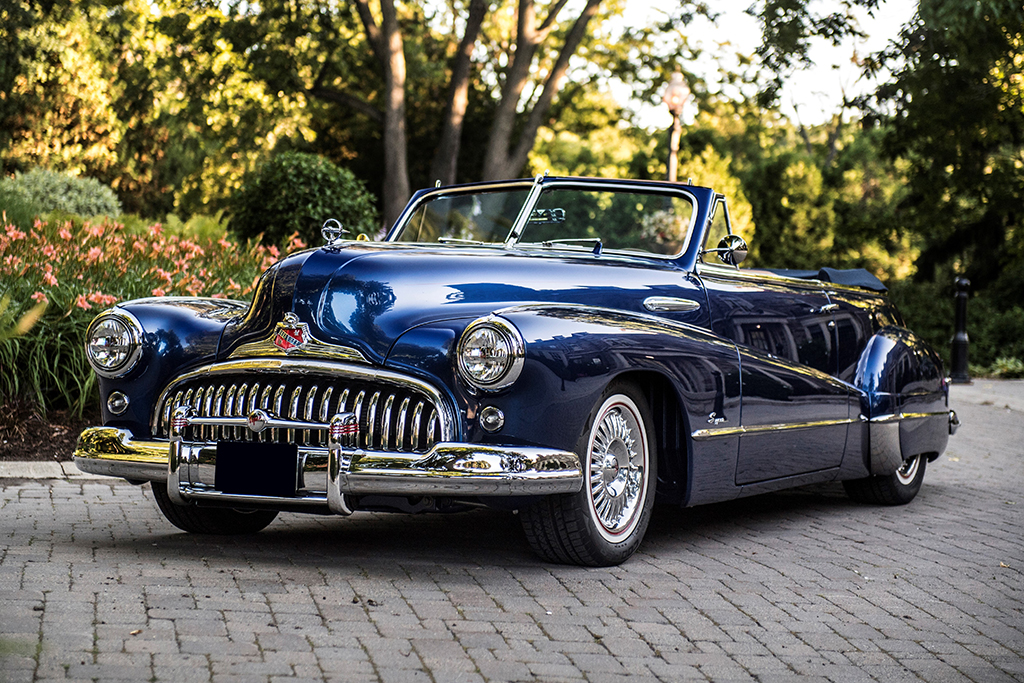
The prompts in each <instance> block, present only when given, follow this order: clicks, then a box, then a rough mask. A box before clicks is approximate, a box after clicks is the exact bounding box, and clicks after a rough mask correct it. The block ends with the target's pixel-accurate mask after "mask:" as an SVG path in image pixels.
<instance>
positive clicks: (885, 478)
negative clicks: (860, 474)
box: [843, 455, 928, 505]
mask: <svg viewBox="0 0 1024 683" xmlns="http://www.w3.org/2000/svg"><path fill="white" fill-rule="evenodd" d="M927 464H928V460H927V458H925V456H923V455H915V456H914V457H912V458H908V459H907V460H905V461H904V462H903V466H902V467H900V468H899V469H898V470H896V471H895V472H893V473H892V474H885V475H879V476H876V477H867V478H865V479H851V480H847V481H844V482H843V488H844V489H846V495H848V496H850V498H852V499H854V500H855V501H857V502H859V503H871V504H873V505H906V504H907V503H909V502H910V501H912V500H914V498H915V497H916V496H917V492H918V491H920V490H921V484H922V483H923V482H924V470H925V466H926V465H927Z"/></svg>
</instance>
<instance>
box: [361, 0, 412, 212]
mask: <svg viewBox="0 0 1024 683" xmlns="http://www.w3.org/2000/svg"><path fill="white" fill-rule="evenodd" d="M380 6H381V18H382V21H381V25H380V26H377V22H376V21H375V20H374V18H373V15H372V14H371V13H370V8H369V4H368V0H356V9H357V11H358V12H359V18H360V20H361V21H362V22H363V28H364V29H365V30H366V36H367V38H368V40H369V43H370V45H371V46H372V47H373V52H374V54H375V55H376V57H377V60H378V61H379V62H380V64H381V68H382V70H383V72H384V196H383V198H382V199H383V202H384V228H385V229H390V228H391V226H392V225H394V223H395V221H396V220H398V216H399V214H401V213H402V209H404V208H405V204H406V202H408V201H409V195H410V190H409V166H408V161H407V147H406V138H405V51H404V48H403V44H402V34H401V32H400V31H399V29H398V17H397V15H396V13H395V3H394V0H381V3H380Z"/></svg>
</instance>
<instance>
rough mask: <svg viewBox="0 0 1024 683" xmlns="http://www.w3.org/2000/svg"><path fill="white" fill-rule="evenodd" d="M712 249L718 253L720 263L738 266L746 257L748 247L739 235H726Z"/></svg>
mask: <svg viewBox="0 0 1024 683" xmlns="http://www.w3.org/2000/svg"><path fill="white" fill-rule="evenodd" d="M713 251H714V252H715V253H717V254H718V258H719V260H720V261H721V262H722V263H727V264H728V265H730V266H738V265H739V264H741V263H743V260H744V259H745V258H747V251H748V249H747V243H746V241H745V240H744V239H743V238H742V237H740V236H739V235H726V236H725V237H723V238H722V241H721V242H719V243H718V248H717V249H714V250H713Z"/></svg>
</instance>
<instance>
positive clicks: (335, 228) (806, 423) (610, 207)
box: [75, 175, 958, 566]
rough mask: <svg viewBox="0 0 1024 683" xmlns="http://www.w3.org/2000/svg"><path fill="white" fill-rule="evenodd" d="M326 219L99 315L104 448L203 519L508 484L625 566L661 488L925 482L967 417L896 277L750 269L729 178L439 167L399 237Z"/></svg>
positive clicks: (682, 495)
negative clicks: (243, 297)
mask: <svg viewBox="0 0 1024 683" xmlns="http://www.w3.org/2000/svg"><path fill="white" fill-rule="evenodd" d="M323 235H324V239H325V244H324V245H323V246H321V247H319V248H314V249H308V250H304V251H301V252H298V253H293V254H291V255H289V256H287V257H285V258H283V259H282V260H281V261H279V262H278V263H277V264H275V265H274V266H272V267H271V268H270V269H269V270H267V271H266V272H265V273H264V274H263V275H262V277H261V279H260V281H259V283H258V285H257V288H256V290H255V292H254V296H253V299H252V302H251V303H246V302H241V301H225V300H217V299H197V298H149V299H141V300H137V301H129V302H125V303H121V304H119V305H117V306H115V307H114V308H112V309H110V310H107V311H105V312H103V313H101V314H100V315H99V316H97V317H96V319H95V320H94V321H93V322H92V324H91V325H90V327H89V329H88V332H87V340H86V350H87V353H88V356H89V359H90V362H91V364H92V367H93V368H94V370H95V372H96V374H97V375H98V376H99V388H100V394H101V402H102V406H101V408H102V419H103V426H100V427H95V428H91V429H87V430H85V431H84V432H83V433H82V435H81V437H80V441H79V446H78V448H77V450H76V452H75V462H76V463H77V465H78V467H79V468H80V469H82V470H84V471H86V472H91V473H98V474H106V475H111V476H115V477H123V478H125V479H127V480H129V481H132V482H136V483H143V482H147V481H148V482H152V491H153V497H154V498H155V500H156V503H157V505H158V506H159V508H160V510H161V511H162V513H163V514H164V515H165V516H166V518H167V519H168V520H169V521H170V522H171V524H173V525H175V526H177V527H179V528H180V529H183V530H185V531H187V532H193V533H213V534H243V533H253V532H256V531H259V530H260V529H262V528H264V527H265V526H266V525H268V524H269V523H270V522H271V521H272V520H273V519H274V518H275V516H276V515H277V514H278V512H280V511H291V512H309V513H320V514H325V513H327V514H338V515H349V514H351V513H352V512H354V511H357V510H370V511H397V512H403V513H414V512H426V511H431V512H455V511H461V510H466V509H468V508H471V507H473V506H481V505H483V506H490V507H493V508H498V509H501V510H507V511H510V512H518V515H519V518H520V519H521V520H522V527H523V529H524V531H525V537H526V539H527V541H528V543H529V545H530V546H531V547H532V549H533V550H534V551H535V552H536V553H537V554H538V555H540V557H542V558H544V559H545V560H548V561H553V562H562V563H576V564H580V565H590V566H605V565H612V564H617V563H620V562H623V561H624V560H626V559H627V558H628V557H629V556H630V555H631V554H632V553H633V552H634V551H635V550H636V549H637V547H638V545H639V544H640V543H641V540H642V539H643V537H644V533H645V531H646V529H647V526H648V522H649V520H650V517H651V513H652V508H653V506H654V503H655V502H659V503H664V504H669V505H682V506H692V505H699V504H703V503H712V502H717V501H725V500H729V499H734V498H738V497H741V496H748V495H752V494H758V493H763V492H768V491H774V490H777V489H781V488H784V487H792V486H800V485H806V484H811V483H817V482H829V481H842V482H843V484H844V486H845V488H846V490H847V491H848V493H849V494H850V495H851V496H852V497H853V498H855V499H857V500H860V501H868V502H872V503H878V504H888V505H893V504H904V503H908V502H909V501H910V500H911V499H913V498H914V497H915V495H916V494H917V493H918V490H919V489H920V487H921V483H922V479H923V477H924V473H925V467H926V464H927V463H928V462H929V461H932V460H935V459H936V458H937V457H938V456H939V455H940V454H941V453H942V451H943V450H944V449H945V447H946V444H947V441H948V438H949V435H950V434H951V433H953V431H955V428H956V426H957V424H958V421H957V419H956V416H955V414H954V413H953V411H951V410H950V409H949V405H948V386H947V381H946V379H945V377H944V374H943V369H942V364H941V362H940V360H939V358H938V356H937V355H936V354H935V353H934V352H933V351H932V350H931V349H930V348H928V346H926V345H925V344H924V343H923V342H922V341H921V339H919V338H918V337H916V336H915V335H914V333H913V332H911V331H910V330H908V329H907V328H906V326H905V324H904V321H903V319H902V317H901V316H900V313H899V312H898V311H897V310H896V308H895V307H894V306H893V305H892V303H890V302H889V301H888V300H887V299H886V297H885V296H884V294H883V292H884V290H885V287H884V286H883V285H882V283H881V282H879V281H878V280H877V278H875V277H874V276H872V275H870V274H869V273H867V272H866V271H841V270H832V269H828V268H824V269H822V270H820V271H814V272H785V271H781V272H769V271H766V270H755V269H740V268H739V267H738V266H739V264H740V262H741V261H742V260H743V258H744V257H745V255H746V252H747V244H746V242H745V241H744V239H743V238H742V237H741V236H740V235H737V234H733V230H732V227H731V224H730V220H729V212H728V208H727V204H726V198H725V197H724V196H722V195H721V194H718V193H716V192H715V191H714V190H712V189H709V188H705V187H698V186H694V185H684V184H677V183H666V182H648V181H628V180H609V179H591V178H558V177H548V176H546V175H544V176H538V177H537V178H535V179H532V180H531V179H524V180H511V181H503V182H488V183H479V184H472V185H460V186H450V187H438V188H432V189H429V190H422V191H420V192H418V193H417V194H416V195H415V196H414V197H413V198H412V200H411V201H410V203H409V205H408V207H407V208H406V210H405V211H404V213H403V214H402V216H401V218H400V219H399V220H398V221H397V222H396V224H395V225H394V227H393V228H392V229H391V230H390V232H389V233H388V235H387V237H386V238H385V239H384V240H382V241H370V240H366V239H361V240H350V239H347V238H346V235H345V233H344V230H343V229H342V228H341V226H340V225H339V224H338V223H337V221H334V220H329V221H327V222H326V223H325V224H324V228H323ZM715 261H717V263H715Z"/></svg>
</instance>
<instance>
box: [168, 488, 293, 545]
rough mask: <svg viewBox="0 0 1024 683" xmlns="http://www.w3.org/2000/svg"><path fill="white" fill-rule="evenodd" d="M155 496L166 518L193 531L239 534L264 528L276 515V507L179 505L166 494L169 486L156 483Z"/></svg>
mask: <svg viewBox="0 0 1024 683" xmlns="http://www.w3.org/2000/svg"><path fill="white" fill-rule="evenodd" d="M153 498H155V499H156V506H157V507H158V508H160V512H162V513H163V514H164V517H166V518H167V521H168V522H170V523H171V524H173V525H174V526H176V527H178V528H179V529H181V530H182V531H187V532H189V533H190V534H214V535H218V536H229V535H230V536H237V535H241V534H254V533H256V532H257V531H262V530H263V529H265V528H266V527H267V525H268V524H270V523H271V522H273V521H274V518H275V517H277V510H234V509H231V508H201V507H196V506H195V505H178V504H176V503H174V502H172V501H171V497H170V496H169V495H167V486H166V485H164V484H162V483H160V482H153Z"/></svg>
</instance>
